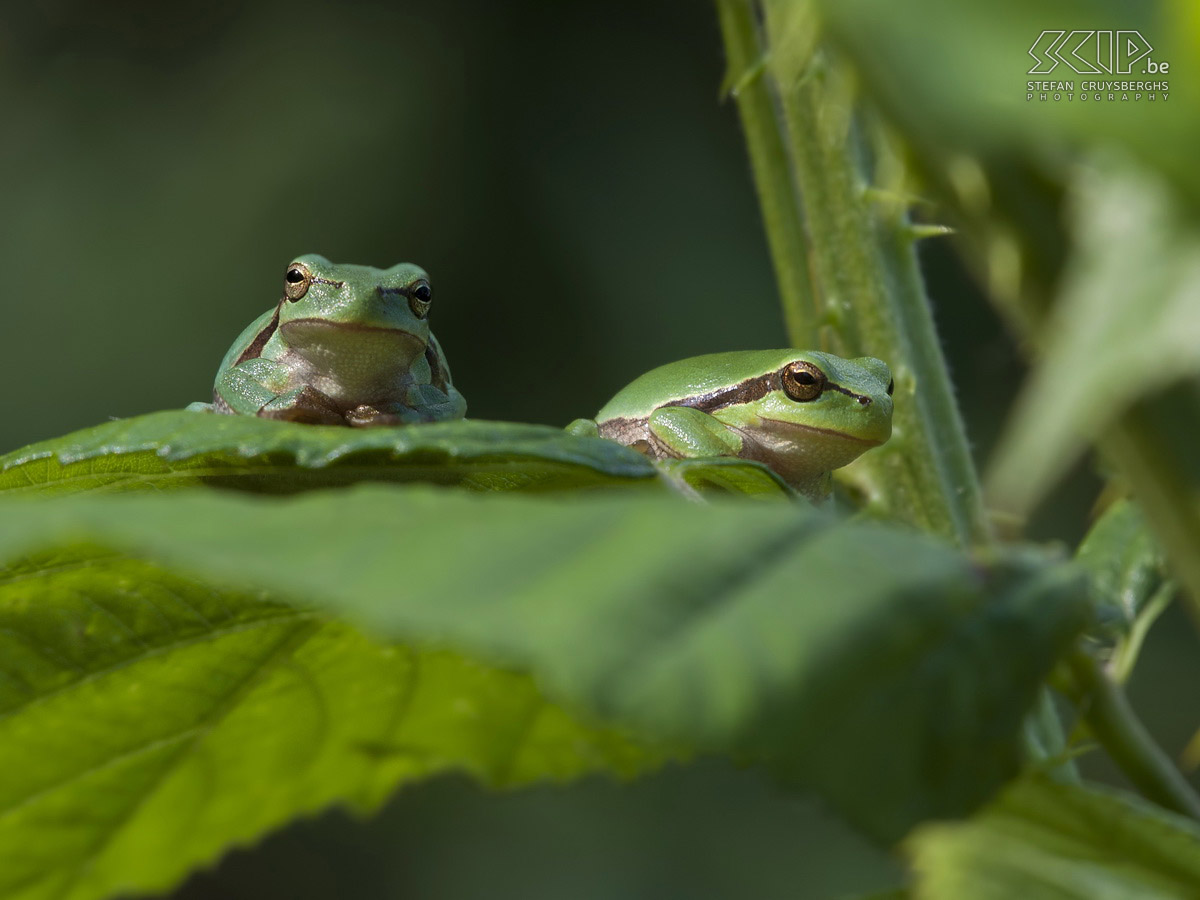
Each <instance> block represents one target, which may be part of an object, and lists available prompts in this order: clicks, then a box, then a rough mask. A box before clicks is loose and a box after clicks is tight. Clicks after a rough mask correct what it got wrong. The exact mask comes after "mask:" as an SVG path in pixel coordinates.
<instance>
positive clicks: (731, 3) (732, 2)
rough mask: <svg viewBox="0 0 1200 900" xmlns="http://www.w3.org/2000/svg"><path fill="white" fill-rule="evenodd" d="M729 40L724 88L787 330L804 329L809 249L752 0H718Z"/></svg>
mask: <svg viewBox="0 0 1200 900" xmlns="http://www.w3.org/2000/svg"><path fill="white" fill-rule="evenodd" d="M716 4H717V16H718V18H719V20H720V23H721V34H722V36H723V37H724V40H725V54H726V73H725V89H726V90H727V91H728V92H729V93H730V94H731V95H732V96H733V97H734V99H735V100H736V101H737V108H738V115H739V117H740V118H741V121H742V132H743V134H745V136H746V148H747V151H748V152H749V155H750V167H751V170H752V172H753V173H754V187H755V189H756V190H757V192H758V204H759V208H760V209H761V210H762V215H763V222H764V224H765V226H766V231H767V246H768V248H769V249H770V253H771V263H772V265H773V266H774V268H775V277H776V280H777V281H778V283H779V293H780V295H781V297H782V299H783V313H784V321H785V324H786V326H787V331H788V334H790V335H795V334H802V333H804V331H805V330H806V327H807V325H808V323H811V322H812V321H813V318H814V317H815V315H816V304H815V301H814V300H813V296H812V287H811V277H810V275H809V271H808V266H807V254H808V249H807V245H806V242H805V237H804V225H803V223H802V222H801V221H800V206H799V204H798V203H797V201H796V187H795V184H793V182H792V172H791V166H790V163H789V160H788V153H787V148H786V147H785V146H784V143H783V138H782V136H781V135H780V133H779V129H778V128H777V127H776V126H775V107H774V100H773V98H772V97H771V92H770V88H769V86H768V84H767V79H766V77H765V60H764V58H763V50H762V47H761V45H760V43H759V39H758V33H757V30H756V28H755V24H754V12H753V9H752V8H751V6H750V3H749V2H748V0H716Z"/></svg>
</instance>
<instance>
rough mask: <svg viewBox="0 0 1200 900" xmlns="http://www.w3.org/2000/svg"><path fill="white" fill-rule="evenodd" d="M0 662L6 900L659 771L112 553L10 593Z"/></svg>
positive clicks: (510, 702) (459, 662)
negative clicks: (269, 841)
mask: <svg viewBox="0 0 1200 900" xmlns="http://www.w3.org/2000/svg"><path fill="white" fill-rule="evenodd" d="M182 511H183V510H181V512H182ZM215 524H216V523H214V522H212V521H210V523H209V525H210V527H212V526H213V525H215ZM0 660H2V661H3V662H2V664H0V771H4V772H6V773H7V775H6V777H4V778H3V779H0V896H3V897H5V898H7V900H35V898H37V900H41V898H55V900H67V898H86V897H103V896H107V895H111V894H114V893H117V892H122V893H123V892H125V891H127V890H137V891H139V892H141V891H157V890H163V889H166V888H168V887H170V886H171V885H173V884H174V883H176V882H177V881H178V880H179V878H180V876H181V875H182V874H183V873H184V872H185V871H186V870H187V869H188V868H190V867H191V866H193V865H195V864H197V863H200V862H204V861H207V860H210V859H212V858H214V857H215V856H216V855H217V854H219V853H220V852H221V851H222V850H223V849H224V848H226V847H228V846H229V845H231V844H238V843H244V842H246V841H249V840H253V839H255V838H257V837H259V836H260V835H261V834H263V833H264V832H265V831H268V830H270V829H272V828H274V827H278V826H279V825H281V824H283V823H284V822H286V821H288V820H289V819H291V818H293V817H295V816H297V815H301V814H307V813H313V812H316V811H318V810H320V809H321V808H323V807H325V806H328V805H329V804H331V803H334V802H344V803H350V804H352V805H353V806H355V807H356V808H358V809H362V810H369V809H372V808H374V807H376V806H377V805H378V804H379V803H380V802H381V801H382V800H383V799H384V798H386V797H387V796H388V795H389V793H390V792H391V791H392V790H393V789H394V788H395V787H396V786H397V785H398V784H400V783H403V782H406V781H412V780H414V779H420V778H427V777H429V776H431V775H432V774H434V773H437V772H439V771H445V770H447V769H463V770H466V771H468V772H470V773H472V774H473V775H474V776H476V777H477V778H479V779H481V780H482V781H483V782H485V783H487V784H492V785H514V784H523V783H527V782H529V781H532V780H536V779H546V778H553V779H559V780H563V779H568V778H573V777H575V776H578V775H579V774H581V773H583V772H587V771H594V770H604V771H609V772H613V773H617V774H619V775H622V776H628V775H632V774H634V773H635V772H638V771H641V770H644V769H645V768H647V767H649V766H655V765H657V764H658V763H659V762H660V761H661V759H662V758H663V753H662V752H661V751H654V750H650V749H647V748H646V747H645V746H644V745H638V744H635V743H633V742H631V741H629V740H628V739H626V738H624V737H622V736H621V735H620V734H618V733H617V732H614V731H612V730H611V729H597V728H592V727H588V726H586V725H584V724H581V722H580V721H579V720H578V719H576V718H573V717H571V716H568V715H567V714H566V713H565V712H564V711H563V710H562V709H560V708H558V707H556V706H554V705H551V704H549V703H547V702H546V700H545V699H544V698H543V696H542V695H541V694H540V693H539V692H538V690H537V689H536V687H535V685H534V683H533V682H532V681H531V680H530V678H529V677H528V676H526V675H521V674H517V673H513V672H508V671H503V670H500V669H496V668H494V667H488V666H484V665H481V664H480V663H478V662H477V661H473V660H468V659H464V658H463V657H462V656H460V655H457V654H455V653H453V652H450V651H448V650H444V649H437V648H433V647H428V648H419V647H410V648H404V647H397V646H385V645H380V644H378V643H375V642H372V641H369V640H367V639H366V638H365V637H364V636H362V635H361V634H360V633H358V632H357V631H355V630H354V629H352V628H350V627H349V626H346V625H342V624H337V623H332V622H329V621H326V620H324V619H322V618H321V617H320V616H318V615H316V614H315V613H313V612H312V611H310V610H299V609H294V608H290V607H286V606H281V605H278V604H273V603H268V602H264V600H263V598H262V595H261V593H260V592H253V593H247V592H245V591H232V590H215V589H213V588H212V587H209V586H207V585H204V584H202V583H200V582H198V581H196V580H193V579H187V578H181V577H180V576H178V575H176V574H174V573H172V572H171V571H168V570H166V569H164V568H162V567H159V566H155V565H152V564H147V563H144V562H140V561H136V560H131V559H127V558H121V557H118V556H114V555H113V554H111V553H108V552H105V551H101V550H98V549H96V548H79V547H77V548H74V549H68V550H65V551H59V552H54V553H50V554H42V555H39V556H37V557H31V558H26V559H24V560H23V561H22V562H21V563H20V564H18V565H16V566H13V567H10V568H9V569H7V570H6V571H5V572H4V573H3V575H2V576H0Z"/></svg>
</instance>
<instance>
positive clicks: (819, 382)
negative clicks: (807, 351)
mask: <svg viewBox="0 0 1200 900" xmlns="http://www.w3.org/2000/svg"><path fill="white" fill-rule="evenodd" d="M780 378H781V379H782V381H783V389H784V391H786V392H787V395H788V396H789V397H791V398H792V399H793V400H796V401H799V402H800V403H806V402H807V401H809V400H816V399H817V398H818V397H820V396H821V392H822V391H823V390H825V373H824V372H822V371H821V370H820V369H818V368H817V367H816V366H814V365H813V364H812V363H810V362H804V361H803V360H797V361H796V362H794V363H791V364H790V365H788V366H787V367H785V368H784V370H783V371H782V372H781V373H780Z"/></svg>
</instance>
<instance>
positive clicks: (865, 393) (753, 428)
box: [714, 350, 893, 479]
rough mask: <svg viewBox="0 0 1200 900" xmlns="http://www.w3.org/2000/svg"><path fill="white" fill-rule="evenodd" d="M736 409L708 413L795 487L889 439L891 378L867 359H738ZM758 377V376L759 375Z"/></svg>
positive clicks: (793, 354)
mask: <svg viewBox="0 0 1200 900" xmlns="http://www.w3.org/2000/svg"><path fill="white" fill-rule="evenodd" d="M745 357H746V358H747V359H748V360H751V361H752V362H753V365H752V367H748V369H750V370H748V371H743V372H741V373H740V374H741V375H742V377H743V380H742V382H741V384H742V387H741V388H740V390H741V396H742V400H741V402H733V403H730V404H728V405H727V406H725V407H724V408H723V409H720V410H717V411H715V412H714V415H716V416H717V417H718V418H720V419H721V420H722V421H724V422H725V423H726V424H728V425H731V426H733V427H736V428H739V429H741V430H742V431H743V433H745V434H747V435H748V436H751V437H752V438H753V441H752V444H753V445H755V446H756V447H757V450H756V451H753V450H752V451H750V452H748V453H747V454H746V455H749V456H758V457H760V458H762V459H764V460H768V461H769V462H770V463H771V465H773V466H774V467H775V468H776V469H777V470H778V471H781V472H783V470H787V471H786V472H783V474H785V477H794V478H795V479H803V478H806V477H809V475H810V474H811V473H814V472H825V471H830V470H832V469H836V468H839V467H841V466H844V465H847V464H848V463H850V462H852V461H853V460H854V459H856V458H857V457H858V456H860V455H861V454H862V453H864V452H865V451H867V450H869V449H870V448H871V447H876V446H878V445H880V444H882V443H884V442H885V441H886V440H887V439H888V438H889V437H890V436H891V433H892V390H893V381H892V373H891V370H890V369H889V368H888V366H887V363H885V362H883V361H882V360H879V359H875V358H874V357H869V356H864V357H860V358H858V359H842V358H841V357H839V356H834V355H832V354H829V353H821V352H819V351H799V350H785V351H765V352H761V353H753V354H745ZM760 373H761V374H760Z"/></svg>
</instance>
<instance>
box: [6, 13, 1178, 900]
mask: <svg viewBox="0 0 1200 900" xmlns="http://www.w3.org/2000/svg"><path fill="white" fill-rule="evenodd" d="M1024 50H1025V48H1024V47H1014V49H1013V53H1014V58H1015V59H1017V58H1021V57H1022V55H1023V52H1024ZM722 76H723V60H722V52H721V44H720V39H719V35H718V33H717V28H716V20H715V15H714V13H713V10H712V8H711V7H710V6H709V5H707V4H705V3H697V2H695V0H653V2H648V0H604V2H598V0H573V2H570V3H561V2H560V3H553V2H535V0H505V2H494V0H492V2H489V0H409V2H403V3H401V2H397V3H385V2H382V0H373V2H340V3H333V2H331V0H330V2H320V0H317V2H311V0H308V2H291V3H283V2H235V0H222V2H211V0H210V2H201V0H182V2H172V3H169V4H163V3H158V2H149V0H111V2H104V3H96V2H88V0H40V2H32V3H22V4H6V5H3V6H0V110H3V124H2V125H0V291H2V296H3V298H4V302H3V319H2V320H0V371H2V372H3V376H4V380H5V383H6V384H7V386H8V389H7V390H6V391H5V392H4V397H5V399H4V400H3V401H2V403H0V409H2V410H3V415H0V450H8V449H12V448H15V447H18V446H21V445H23V444H25V443H28V442H31V441H35V440H40V439H44V438H49V437H53V436H55V435H58V434H61V433H64V432H67V431H70V430H73V429H77V428H82V427H85V426H88V425H92V424H95V423H97V422H99V421H102V420H104V419H105V418H107V417H110V416H119V417H120V416H130V415H136V414H139V413H143V412H149V411H152V410H156V409H163V408H169V407H179V406H182V405H184V404H185V403H187V402H188V401H191V400H197V399H208V398H209V392H210V389H211V382H212V378H213V375H214V373H215V370H216V366H217V363H218V362H219V360H220V359H221V356H222V355H223V353H224V351H225V349H226V348H227V346H228V345H229V343H230V342H231V341H232V340H233V338H234V337H235V336H236V335H237V334H238V333H239V332H240V331H241V329H242V328H243V327H244V326H245V325H246V324H247V323H248V322H249V321H250V320H252V319H253V318H254V317H255V316H257V315H258V314H259V313H260V312H262V311H264V310H266V309H268V308H269V307H270V306H271V305H272V304H273V303H274V302H275V300H276V299H277V297H278V295H279V291H280V280H281V278H282V274H283V271H284V267H285V266H286V264H287V263H288V262H289V261H290V260H291V258H292V257H294V256H296V255H299V254H301V253H305V252H319V253H323V254H324V255H326V256H328V257H330V258H331V259H334V260H337V261H342V262H358V263H366V264H372V265H378V266H388V265H391V264H393V263H395V262H399V261H402V260H408V261H413V262H417V263H420V264H421V265H422V266H424V267H425V268H426V269H428V270H429V272H430V273H431V275H432V281H433V284H434V292H435V293H434V298H435V299H434V310H433V313H432V320H431V321H432V323H433V327H434V330H435V331H436V333H437V335H438V337H439V339H440V340H441V342H442V344H443V346H444V347H445V349H446V351H447V354H448V356H449V358H450V362H451V365H452V367H453V371H454V377H455V382H456V384H458V386H459V387H460V389H461V390H462V391H463V393H464V394H465V395H466V397H467V399H468V401H469V404H470V410H469V414H470V415H471V416H473V417H479V418H497V419H512V420H518V421H531V422H544V423H549V424H565V423H566V422H567V421H569V420H570V419H572V418H574V417H576V416H581V415H590V414H591V413H593V412H594V411H595V410H596V409H598V408H599V406H600V405H601V404H602V403H603V402H604V401H605V400H606V399H607V397H608V396H609V395H610V394H611V393H613V392H614V391H615V390H616V389H618V388H619V387H621V386H622V385H623V384H625V383H626V382H627V381H629V380H630V379H631V378H633V377H634V376H636V375H637V374H639V373H641V372H642V371H644V370H646V369H648V368H650V367H652V366H654V365H658V364H660V363H663V362H667V361H670V360H673V359H677V358H680V357H684V356H690V355H694V354H698V353H705V352H711V351H717V350H728V349H739V348H752V347H768V346H778V345H780V344H782V343H784V342H785V339H784V337H783V326H782V319H781V316H780V313H779V308H778V304H777V300H776V296H775V290H774V283H773V279H772V274H771V269H770V265H769V261H768V258H767V253H766V247H765V242H764V238H763V232H762V227H761V224H760V222H759V219H758V210H757V205H756V202H755V197H754V192H753V186H752V183H751V179H750V174H749V169H748V165H747V162H746V159H745V153H744V149H743V146H742V140H741V134H740V132H739V128H738V123H737V116H736V112H735V110H734V108H733V106H732V105H731V104H729V103H722V102H720V99H719V85H720V82H721V79H722ZM921 259H922V265H923V267H924V270H925V273H926V277H927V279H928V281H929V291H930V294H931V296H932V298H933V300H934V303H935V307H936V309H935V312H936V317H937V320H938V324H939V327H940V330H941V334H942V337H943V341H944V344H945V349H946V352H947V355H948V357H949V359H950V364H951V368H952V371H953V373H954V376H955V380H956V383H957V386H958V390H959V397H960V401H961V405H962V408H963V411H964V414H965V417H966V420H967V425H968V431H969V433H970V435H971V437H972V440H973V444H974V446H975V448H976V450H977V453H978V454H979V458H980V459H981V460H982V459H985V458H986V456H987V453H988V452H989V450H990V448H991V446H992V444H993V443H994V441H995V439H996V437H997V435H998V433H999V431H1000V429H1001V427H1002V425H1003V422H1004V420H1005V415H1006V411H1007V409H1008V406H1009V405H1010V403H1011V401H1012V399H1013V397H1014V395H1015V393H1016V390H1017V387H1018V385H1019V383H1020V379H1021V376H1022V368H1021V364H1020V362H1019V358H1018V355H1017V353H1016V351H1015V348H1014V346H1013V344H1012V342H1011V340H1010V339H1009V338H1008V336H1007V335H1006V334H1005V333H1004V331H1003V329H1002V328H1001V326H1000V324H999V322H998V320H997V319H996V318H995V316H994V314H993V312H992V311H991V309H990V308H989V306H988V305H987V303H986V302H985V300H984V299H983V298H982V297H981V295H980V294H979V293H978V292H977V290H976V289H975V287H974V286H973V284H972V283H971V280H970V278H969V277H968V276H967V274H966V273H965V272H964V270H963V268H962V267H961V265H960V264H959V262H958V261H957V258H956V256H955V254H954V249H953V245H952V244H951V243H950V242H949V241H948V240H947V241H941V242H926V243H925V244H924V245H923V246H922V249H921ZM1097 486H1098V482H1097V481H1096V479H1095V478H1094V477H1093V476H1092V475H1091V474H1090V471H1089V469H1088V466H1087V465H1084V466H1081V467H1080V468H1079V470H1078V471H1076V473H1075V474H1074V475H1073V476H1072V478H1071V479H1069V480H1068V481H1067V483H1066V484H1065V485H1064V486H1063V487H1062V488H1061V489H1060V490H1059V491H1058V492H1057V493H1056V494H1055V495H1054V497H1053V498H1052V499H1051V501H1050V502H1048V503H1047V504H1045V506H1044V508H1043V510H1042V512H1041V513H1040V514H1039V517H1038V519H1037V521H1035V522H1034V524H1033V528H1032V534H1033V536H1035V537H1039V538H1043V539H1046V538H1053V539H1057V540H1060V541H1063V542H1064V545H1070V544H1072V543H1073V542H1074V541H1075V540H1076V539H1077V538H1078V536H1079V535H1080V534H1081V533H1082V531H1083V529H1084V528H1085V527H1086V522H1087V515H1088V511H1089V507H1090V505H1091V503H1092V501H1093V500H1094V497H1095V491H1096V489H1097ZM1194 634H1195V632H1194V630H1193V629H1192V628H1190V627H1189V626H1188V624H1187V623H1185V622H1183V621H1182V620H1181V617H1180V616H1179V615H1178V614H1177V613H1170V614H1168V615H1167V616H1166V617H1165V618H1164V620H1162V621H1161V622H1160V624H1159V625H1158V626H1157V627H1156V629H1155V631H1154V632H1153V634H1152V637H1151V641H1150V645H1149V647H1148V649H1147V651H1146V654H1145V656H1144V658H1143V663H1142V664H1141V667H1140V668H1139V670H1138V672H1137V674H1136V676H1135V679H1134V683H1133V684H1132V687H1131V694H1132V697H1133V700H1134V703H1135V705H1136V706H1137V708H1138V709H1139V710H1140V711H1141V713H1142V714H1143V715H1144V717H1145V719H1146V721H1147V722H1148V724H1149V725H1150V727H1151V729H1152V730H1153V731H1154V733H1155V734H1156V735H1157V736H1158V737H1159V739H1160V740H1161V741H1162V743H1163V744H1164V746H1165V747H1166V748H1167V750H1168V751H1169V752H1171V753H1172V754H1175V753H1178V752H1179V751H1180V749H1181V748H1182V747H1183V745H1184V744H1185V743H1186V742H1187V740H1188V739H1189V738H1190V736H1191V734H1192V731H1193V730H1194V728H1195V727H1196V726H1197V725H1198V724H1200V703H1197V702H1196V701H1197V700H1198V699H1200V697H1198V696H1197V695H1198V691H1197V689H1196V687H1195V686H1196V685H1200V677H1198V676H1200V648H1197V646H1196V640H1195V637H1194ZM1085 765H1086V766H1087V767H1088V768H1089V770H1090V772H1091V773H1092V774H1094V775H1096V776H1098V777H1103V778H1108V779H1113V780H1117V779H1116V776H1115V774H1114V773H1113V772H1112V771H1111V770H1110V769H1109V768H1108V767H1106V766H1104V765H1102V764H1101V763H1099V762H1098V761H1097V760H1093V759H1088V760H1085ZM899 872H900V869H899V866H898V864H897V863H896V862H895V861H893V860H892V859H890V858H888V857H887V856H886V855H884V854H883V853H881V852H879V851H877V850H875V849H873V848H871V847H869V846H868V845H866V844H864V843H862V842H861V841H859V840H858V839H857V838H856V837H855V836H854V835H853V834H851V833H850V832H849V831H847V830H846V829H845V828H844V827H843V826H842V825H841V824H840V823H838V822H837V821H836V820H835V819H834V818H833V817H832V815H829V814H826V813H825V812H824V811H822V810H821V809H820V808H819V807H817V806H816V805H815V804H814V803H812V802H810V801H807V800H805V799H804V798H802V797H797V796H795V795H794V794H791V793H789V792H786V791H784V790H782V789H780V788H778V787H777V786H775V785H773V784H772V783H770V781H769V780H767V779H766V778H764V777H763V776H762V775H760V774H758V773H756V772H754V771H742V770H738V769H736V768H735V767H733V766H731V765H728V764H724V763H720V762H717V761H709V762H704V763H702V764H700V765H698V766H694V767H689V768H686V769H684V768H669V769H667V770H666V771H664V772H662V773H661V774H659V775H656V776H654V777H650V778H646V779H643V780H641V781H639V782H637V783H635V784H631V785H620V784H616V783H613V782H611V781H609V780H607V779H603V778H597V779H593V780H588V781H585V782H583V783H580V784H578V785H575V786H572V787H569V788H550V787H546V788H539V789H534V790H529V791H524V792H521V793H514V794H508V795H500V796H496V795H489V794H486V793H484V792H482V791H480V790H478V789H477V788H475V787H474V786H473V785H472V784H471V783H469V782H468V781H466V780H465V779H460V778H454V777H448V778H443V779H440V780H438V781H435V782H432V783H429V784H425V785H421V786H416V787H412V788H408V789H405V790H404V791H402V792H401V793H400V794H399V795H398V796H397V797H396V798H395V799H394V800H393V801H392V803H391V804H390V805H389V806H388V807H387V808H386V809H385V810H384V812H383V813H382V814H381V815H380V816H379V817H377V818H375V819H373V820H370V821H367V822H361V821H357V820H354V819H352V818H350V817H348V816H346V815H345V814H343V813H341V812H337V811H335V812H332V813H329V814H327V815H325V816H323V817H321V818H319V819H316V820H313V821H309V822H304V823H299V824H297V825H295V826H293V827H292V828H290V829H288V830H287V831H285V832H283V833H281V834H278V835H275V836H273V837H270V838H269V839H267V840H266V841H265V842H264V843H263V844H262V845H260V846H259V847H257V848H253V849H248V850H243V851H237V852H234V853H233V854H231V855H230V856H229V857H228V858H227V859H226V860H225V861H224V862H223V863H222V864H221V865H220V866H219V867H217V868H216V869H215V870H213V871H211V872H205V873H200V874H198V875H196V876H194V877H193V878H192V879H191V880H190V881H189V882H188V883H187V884H186V885H185V886H184V887H183V888H182V889H181V890H180V891H179V892H178V896H179V897H180V898H187V900H201V898H218V897H220V898H225V897H229V898H242V897H245V898H251V897H253V898H266V900H270V898H276V897H278V898H293V900H305V898H319V897H330V896H339V897H354V896H361V897H421V898H434V900H441V898H446V900H450V898H466V897H479V896H488V897H492V898H503V897H564V896H569V897H571V898H574V900H586V898H592V897H595V898H601V897H623V898H631V897H656V898H657V897H686V898H709V897H711V898H717V897H750V896H753V897H785V896H786V897H795V896H802V897H836V896H841V895H843V894H849V893H853V892H855V891H865V890H869V889H879V888H884V887H887V886H889V885H891V884H893V883H895V882H896V881H897V880H898V878H899Z"/></svg>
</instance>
